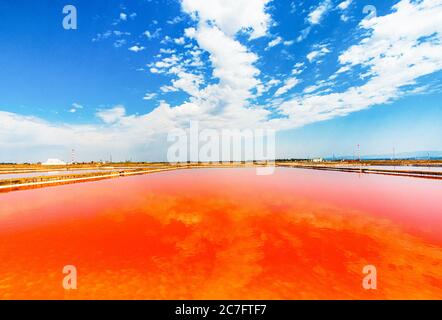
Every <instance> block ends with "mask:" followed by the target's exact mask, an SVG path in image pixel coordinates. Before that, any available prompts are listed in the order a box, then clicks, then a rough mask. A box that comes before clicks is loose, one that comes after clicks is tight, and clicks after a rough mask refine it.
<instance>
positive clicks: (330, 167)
mask: <svg viewBox="0 0 442 320" xmlns="http://www.w3.org/2000/svg"><path fill="white" fill-rule="evenodd" d="M263 166H266V164H264V163H262V162H232V163H180V164H169V163H158V162H157V163H112V164H93V163H87V164H74V165H63V166H43V165H32V164H27V165H20V164H14V165H0V192H11V191H18V190H28V189H35V188H44V187H50V186H58V185H64V184H73V183H81V182H90V181H98V180H104V179H112V178H119V177H127V176H133V175H143V174H150V173H157V172H164V171H172V170H178V169H202V168H258V167H263ZM270 166H273V165H272V164H270ZM274 166H275V167H284V168H300V169H312V170H325V171H338V172H348V173H358V174H382V175H390V176H402V177H413V178H425V179H438V180H442V161H440V160H439V161H436V160H432V161H422V160H407V161H404V160H382V161H379V160H376V161H345V162H343V161H327V162H318V163H314V162H312V161H305V160H304V161H289V160H286V161H276V162H275V163H274ZM395 167H401V168H399V169H397V168H395ZM404 167H406V170H404ZM425 167H428V170H424V168H425ZM417 168H419V170H417ZM432 168H441V170H440V171H431V170H430V169H432ZM97 169H101V170H102V171H94V172H88V171H87V170H97ZM413 169H414V170H413ZM70 170H72V171H74V170H75V171H79V170H80V171H81V170H85V172H84V173H77V174H66V172H68V171H70ZM58 171H60V172H64V174H60V175H58V174H53V175H42V176H34V177H17V178H9V179H2V174H5V175H6V174H23V173H24V174H26V173H39V172H42V173H43V172H58Z"/></svg>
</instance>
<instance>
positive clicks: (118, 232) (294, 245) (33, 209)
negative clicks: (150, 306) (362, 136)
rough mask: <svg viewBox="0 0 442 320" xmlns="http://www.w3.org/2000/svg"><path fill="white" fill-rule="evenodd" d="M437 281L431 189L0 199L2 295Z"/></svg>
mask: <svg viewBox="0 0 442 320" xmlns="http://www.w3.org/2000/svg"><path fill="white" fill-rule="evenodd" d="M368 264H370V265H374V266H375V267H376V268H377V289H376V290H365V289H364V288H363V287H362V279H363V277H364V276H365V275H364V274H363V273H362V268H363V267H364V266H365V265H368ZM65 265H74V266H75V267H76V268H77V272H78V289H77V290H70V291H68V290H65V289H63V287H62V280H63V277H64V276H65V275H64V274H63V273H62V269H63V266H65ZM441 279H442V182H441V181H438V180H426V179H416V178H406V177H390V176H379V175H363V176H359V175H358V174H353V173H340V172H323V171H314V170H302V169H278V170H277V171H276V173H275V174H274V175H271V176H256V175H255V170H253V169H199V170H182V171H174V172H167V173H157V174H151V175H146V176H137V177H127V178H119V179H112V180H103V181H98V182H88V183H80V184H75V185H65V186H57V187H50V188H43V189H35V190H28V191H18V192H11V193H4V194H0V299H11V298H15V299H22V298H28V299H58V298H61V299H63V298H65V299H80V298H86V299H111V298H121V299H134V298H137V299H338V298H339V299H355V298H356V299H359V298H364V299H365V298H368V299H372V298H373V299H381V298H403V299H411V298H417V299H420V298H435V299H436V298H437V299H442V280H441Z"/></svg>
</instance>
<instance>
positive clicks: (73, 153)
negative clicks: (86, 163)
mask: <svg viewBox="0 0 442 320" xmlns="http://www.w3.org/2000/svg"><path fill="white" fill-rule="evenodd" d="M74 162H75V150H74V149H72V150H71V164H74Z"/></svg>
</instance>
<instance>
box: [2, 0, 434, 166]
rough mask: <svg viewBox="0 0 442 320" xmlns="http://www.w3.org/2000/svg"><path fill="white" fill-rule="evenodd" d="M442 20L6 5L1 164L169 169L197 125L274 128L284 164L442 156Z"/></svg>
mask: <svg viewBox="0 0 442 320" xmlns="http://www.w3.org/2000/svg"><path fill="white" fill-rule="evenodd" d="M66 4H72V5H74V6H75V7H76V9H77V18H78V21H77V26H78V28H77V29H76V30H65V29H64V28H63V26H62V21H63V18H64V17H65V14H63V13H62V9H63V7H64V6H65V5H66ZM373 10H375V11H373ZM440 14H442V1H441V0H432V1H428V0H426V1H425V0H423V1H411V0H410V1H408V0H407V1H406V0H402V1H372V0H367V1H364V0H361V1H350V0H338V1H333V0H322V1H298V0H290V1H289V0H286V1H276V0H273V1H271V0H224V1H221V0H213V1H204V0H182V1H178V0H168V1H148V0H138V1H105V0H101V1H99V0H97V1H70V2H69V3H65V2H64V1H53V0H52V1H49V0H46V1H43V0H42V1H32V2H30V1H12V0H3V1H1V2H0V40H1V42H0V70H1V72H0V123H1V127H0V148H1V149H0V150H1V151H0V161H17V162H23V161H42V160H45V159H46V158H48V157H58V158H61V159H65V160H67V159H69V154H70V150H71V149H72V148H74V149H75V150H76V153H77V154H78V156H77V157H78V160H84V161H86V160H99V159H107V158H108V157H109V155H110V154H112V155H113V158H114V160H125V159H133V160H165V156H166V153H167V151H166V150H167V141H166V138H165V137H166V135H167V133H168V132H169V131H170V130H173V129H174V128H180V127H186V125H187V124H188V121H190V120H193V121H195V120H197V121H199V122H200V124H201V126H204V127H207V128H215V129H218V128H226V127H229V128H230V127H231V128H255V127H264V128H273V129H276V130H278V135H277V145H276V146H277V155H278V157H308V156H310V157H316V156H330V155H332V154H333V153H334V154H336V155H349V154H352V152H353V151H354V148H355V145H356V144H360V145H361V149H362V153H363V154H385V153H390V152H391V151H392V149H393V148H395V149H396V151H397V152H408V151H419V150H442V139H441V137H442V102H441V101H442V90H441V89H442V86H441V85H442V83H441V75H442V71H441V69H442V45H441V41H442V22H441V21H440V18H438V17H440V16H441V15H440ZM186 123H187V124H186Z"/></svg>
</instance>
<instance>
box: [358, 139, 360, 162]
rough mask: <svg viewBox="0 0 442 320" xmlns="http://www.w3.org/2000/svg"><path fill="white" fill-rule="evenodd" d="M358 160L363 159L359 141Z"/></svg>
mask: <svg viewBox="0 0 442 320" xmlns="http://www.w3.org/2000/svg"><path fill="white" fill-rule="evenodd" d="M358 161H361V148H360V145H359V143H358Z"/></svg>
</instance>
